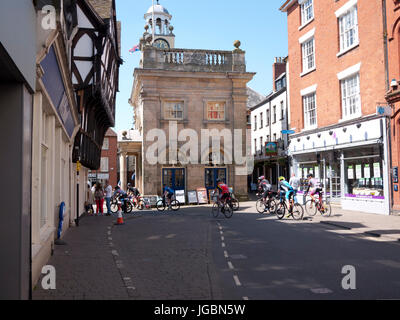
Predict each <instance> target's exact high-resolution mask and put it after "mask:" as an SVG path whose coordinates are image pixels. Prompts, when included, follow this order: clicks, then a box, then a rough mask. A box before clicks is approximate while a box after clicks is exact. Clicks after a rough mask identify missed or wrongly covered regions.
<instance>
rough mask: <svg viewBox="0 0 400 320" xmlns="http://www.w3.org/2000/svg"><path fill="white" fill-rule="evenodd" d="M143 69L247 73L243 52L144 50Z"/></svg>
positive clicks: (147, 48) (144, 48)
mask: <svg viewBox="0 0 400 320" xmlns="http://www.w3.org/2000/svg"><path fill="white" fill-rule="evenodd" d="M140 66H141V68H144V69H162V70H172V71H195V72H235V71H237V72H246V64H245V52H244V51H242V50H234V51H221V50H194V49H158V48H155V47H152V46H146V47H143V48H142V60H141V65H140Z"/></svg>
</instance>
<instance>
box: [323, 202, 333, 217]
mask: <svg viewBox="0 0 400 320" xmlns="http://www.w3.org/2000/svg"><path fill="white" fill-rule="evenodd" d="M320 212H321V214H322V215H323V216H324V217H330V216H331V213H332V207H331V204H330V203H326V202H324V203H323V204H322V207H321V210H320Z"/></svg>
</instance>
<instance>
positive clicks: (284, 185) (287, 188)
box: [279, 177, 296, 217]
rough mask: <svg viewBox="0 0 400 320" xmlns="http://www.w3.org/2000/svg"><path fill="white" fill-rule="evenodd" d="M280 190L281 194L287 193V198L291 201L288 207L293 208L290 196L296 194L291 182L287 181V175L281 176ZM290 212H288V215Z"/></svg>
mask: <svg viewBox="0 0 400 320" xmlns="http://www.w3.org/2000/svg"><path fill="white" fill-rule="evenodd" d="M279 190H280V192H281V196H282V195H283V193H284V194H285V198H286V200H287V201H288V202H289V204H288V208H291V206H292V205H291V203H290V198H291V197H294V196H296V194H295V191H294V189H293V187H292V186H291V185H290V183H289V182H287V181H286V179H285V177H279ZM289 216H290V213H289V214H288V217H289Z"/></svg>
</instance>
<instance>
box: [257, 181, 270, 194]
mask: <svg viewBox="0 0 400 320" xmlns="http://www.w3.org/2000/svg"><path fill="white" fill-rule="evenodd" d="M258 189H259V190H260V191H262V192H263V195H262V197H263V198H266V197H267V196H268V193H269V191H271V184H270V183H269V181H268V180H267V179H265V177H264V176H261V177H258Z"/></svg>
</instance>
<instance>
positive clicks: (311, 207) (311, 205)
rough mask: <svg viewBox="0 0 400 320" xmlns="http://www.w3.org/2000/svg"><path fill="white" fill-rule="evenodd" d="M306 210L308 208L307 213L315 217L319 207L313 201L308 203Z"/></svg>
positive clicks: (305, 206)
mask: <svg viewBox="0 0 400 320" xmlns="http://www.w3.org/2000/svg"><path fill="white" fill-rule="evenodd" d="M304 208H306V212H307V214H308V215H309V216H310V217H313V216H315V214H316V213H317V206H316V204H315V202H314V201H313V200H311V199H310V200H307V201H306V204H305V205H304Z"/></svg>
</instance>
